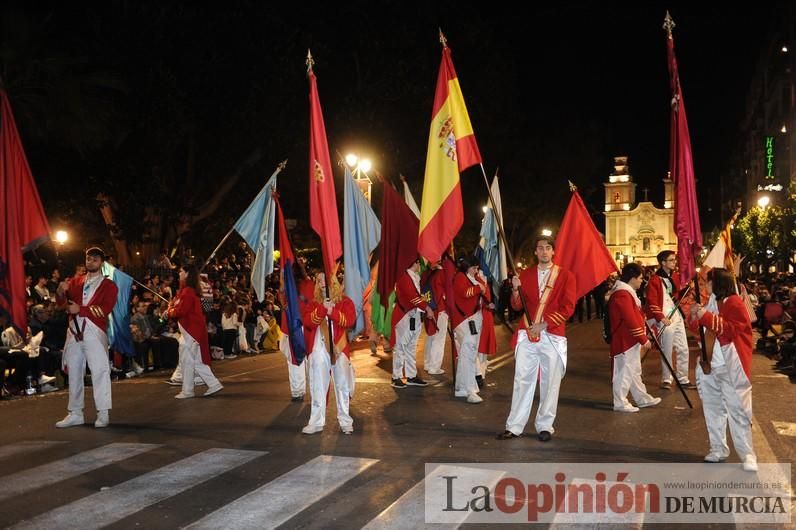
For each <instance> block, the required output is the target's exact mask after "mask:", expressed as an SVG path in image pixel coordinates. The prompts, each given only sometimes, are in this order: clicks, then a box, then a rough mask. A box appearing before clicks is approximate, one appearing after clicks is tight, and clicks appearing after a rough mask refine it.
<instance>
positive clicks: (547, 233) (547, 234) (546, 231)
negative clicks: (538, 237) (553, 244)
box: [542, 228, 553, 237]
mask: <svg viewBox="0 0 796 530" xmlns="http://www.w3.org/2000/svg"><path fill="white" fill-rule="evenodd" d="M542 235H543V236H545V237H550V236H552V235H553V231H552V230H550V229H549V228H542Z"/></svg>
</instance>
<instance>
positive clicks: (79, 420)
mask: <svg viewBox="0 0 796 530" xmlns="http://www.w3.org/2000/svg"><path fill="white" fill-rule="evenodd" d="M84 423H86V420H85V419H84V418H83V414H79V413H76V412H70V413H69V414H67V415H66V417H65V418H64V419H62V420H61V421H59V422H58V423H56V424H55V426H56V427H58V428H59V429H65V428H66V427H74V426H76V425H83V424H84Z"/></svg>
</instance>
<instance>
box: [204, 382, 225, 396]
mask: <svg viewBox="0 0 796 530" xmlns="http://www.w3.org/2000/svg"><path fill="white" fill-rule="evenodd" d="M222 388H224V385H222V384H221V383H218V384H217V385H216V386H209V387H207V390H205V393H204V397H207V396H211V395H213V394H215V393H216V392H218V391H219V390H221V389H222Z"/></svg>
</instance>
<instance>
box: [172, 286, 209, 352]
mask: <svg viewBox="0 0 796 530" xmlns="http://www.w3.org/2000/svg"><path fill="white" fill-rule="evenodd" d="M169 316H170V317H171V318H176V319H177V323H178V324H179V325H180V326H182V328H183V329H184V330H185V331H186V332H187V333H188V335H190V336H191V337H193V339H194V340H195V341H196V342H198V343H199V351H200V352H201V353H202V362H203V363H205V364H207V365H209V364H210V362H211V360H210V341H209V340H208V339H207V322H206V321H205V314H204V312H203V311H202V302H201V301H200V300H199V297H198V296H197V295H196V291H194V290H193V288H191V287H182V288H181V289H180V290H179V291H177V296H175V297H174V300H173V301H172V302H171V309H169Z"/></svg>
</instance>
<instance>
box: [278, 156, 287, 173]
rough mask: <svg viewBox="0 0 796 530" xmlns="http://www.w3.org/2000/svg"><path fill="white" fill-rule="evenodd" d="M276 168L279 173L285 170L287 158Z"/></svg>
mask: <svg viewBox="0 0 796 530" xmlns="http://www.w3.org/2000/svg"><path fill="white" fill-rule="evenodd" d="M276 167H278V168H279V171H282V170H283V169H285V168H286V167H287V158H285V159H284V160H282V161H281V162H280V163H279V165H278V166H276Z"/></svg>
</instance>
